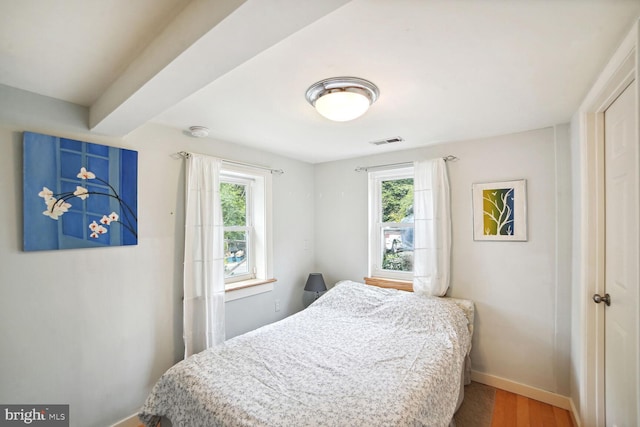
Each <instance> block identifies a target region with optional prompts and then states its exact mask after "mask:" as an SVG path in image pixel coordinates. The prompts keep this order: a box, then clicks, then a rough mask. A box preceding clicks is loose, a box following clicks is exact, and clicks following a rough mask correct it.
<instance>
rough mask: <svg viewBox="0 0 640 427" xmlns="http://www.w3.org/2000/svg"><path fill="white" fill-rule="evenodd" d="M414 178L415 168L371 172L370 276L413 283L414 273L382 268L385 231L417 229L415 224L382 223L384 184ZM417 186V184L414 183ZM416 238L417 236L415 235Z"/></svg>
mask: <svg viewBox="0 0 640 427" xmlns="http://www.w3.org/2000/svg"><path fill="white" fill-rule="evenodd" d="M406 178H411V179H413V178H414V171H413V166H407V167H401V168H395V169H385V170H379V171H371V172H369V276H370V277H379V278H385V279H392V280H401V281H407V282H412V281H413V276H414V272H413V269H412V270H411V271H394V270H385V269H383V268H382V261H383V252H384V250H385V242H384V229H385V228H388V227H395V228H415V226H414V223H411V225H410V226H409V225H408V224H409V223H400V222H382V182H383V181H392V180H400V179H406ZM414 185H415V182H414ZM414 236H415V234H414Z"/></svg>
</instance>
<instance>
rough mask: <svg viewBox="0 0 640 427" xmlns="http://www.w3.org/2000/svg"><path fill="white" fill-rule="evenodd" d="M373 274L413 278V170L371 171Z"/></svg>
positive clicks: (370, 199)
mask: <svg viewBox="0 0 640 427" xmlns="http://www.w3.org/2000/svg"><path fill="white" fill-rule="evenodd" d="M369 210H370V211H369V270H370V271H369V274H370V275H371V276H373V277H383V278H387V279H396V280H408V281H411V280H412V279H413V230H414V228H413V168H411V167H409V168H402V169H393V170H385V171H378V172H370V175H369Z"/></svg>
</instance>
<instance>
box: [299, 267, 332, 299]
mask: <svg viewBox="0 0 640 427" xmlns="http://www.w3.org/2000/svg"><path fill="white" fill-rule="evenodd" d="M304 290H305V291H309V292H315V293H316V297H315V299H318V298H320V292H324V291H326V290H327V285H325V284H324V279H323V278H322V274H321V273H311V274H309V278H308V279H307V284H306V285H304Z"/></svg>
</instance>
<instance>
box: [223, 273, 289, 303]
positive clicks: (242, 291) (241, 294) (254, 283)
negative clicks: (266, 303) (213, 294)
mask: <svg viewBox="0 0 640 427" xmlns="http://www.w3.org/2000/svg"><path fill="white" fill-rule="evenodd" d="M276 281H277V279H250V280H242V281H240V282H234V283H229V284H227V285H226V286H225V289H224V291H225V292H224V301H225V302H228V301H233V300H236V299H240V298H246V297H250V296H253V295H258V294H262V293H264V292H271V291H272V290H273V284H274V283H275V282H276Z"/></svg>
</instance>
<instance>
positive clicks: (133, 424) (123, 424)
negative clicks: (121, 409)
mask: <svg viewBox="0 0 640 427" xmlns="http://www.w3.org/2000/svg"><path fill="white" fill-rule="evenodd" d="M140 424H142V423H141V422H140V419H139V418H138V414H137V413H135V414H133V415H130V416H128V417H127V418H124V419H122V420H120V421H118V422H117V423H115V424H112V425H111V426H110V427H138V426H139V425H140Z"/></svg>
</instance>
